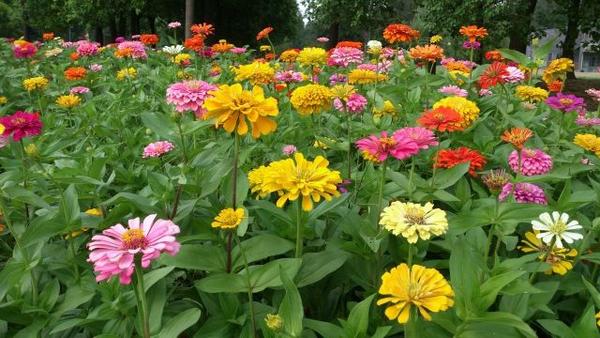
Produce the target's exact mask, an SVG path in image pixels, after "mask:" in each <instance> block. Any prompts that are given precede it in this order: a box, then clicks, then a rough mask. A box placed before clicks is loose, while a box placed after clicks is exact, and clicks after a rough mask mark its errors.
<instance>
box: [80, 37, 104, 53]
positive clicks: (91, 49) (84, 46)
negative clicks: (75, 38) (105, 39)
mask: <svg viewBox="0 0 600 338" xmlns="http://www.w3.org/2000/svg"><path fill="white" fill-rule="evenodd" d="M98 52H99V49H98V44H97V43H95V42H90V41H86V40H82V41H79V42H78V43H77V54H79V55H81V56H93V55H96V54H98Z"/></svg>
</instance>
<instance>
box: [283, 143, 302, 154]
mask: <svg viewBox="0 0 600 338" xmlns="http://www.w3.org/2000/svg"><path fill="white" fill-rule="evenodd" d="M296 151H298V149H297V148H296V146H295V145H293V144H287V145H285V146H283V148H281V152H282V153H283V154H284V155H286V156H290V155H292V154H294V153H295V152H296Z"/></svg>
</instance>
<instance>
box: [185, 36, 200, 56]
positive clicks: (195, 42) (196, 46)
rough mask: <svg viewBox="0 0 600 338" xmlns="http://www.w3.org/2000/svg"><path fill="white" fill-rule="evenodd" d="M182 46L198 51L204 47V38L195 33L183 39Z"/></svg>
mask: <svg viewBox="0 0 600 338" xmlns="http://www.w3.org/2000/svg"><path fill="white" fill-rule="evenodd" d="M183 46H184V47H185V48H187V49H190V50H193V51H195V52H199V51H200V50H202V48H203V47H204V38H203V37H202V35H200V34H196V35H194V36H192V37H191V38H188V39H185V41H184V42H183Z"/></svg>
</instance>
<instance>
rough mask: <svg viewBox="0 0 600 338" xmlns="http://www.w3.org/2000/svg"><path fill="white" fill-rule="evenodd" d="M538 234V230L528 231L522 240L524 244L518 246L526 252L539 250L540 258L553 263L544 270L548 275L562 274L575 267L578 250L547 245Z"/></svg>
mask: <svg viewBox="0 0 600 338" xmlns="http://www.w3.org/2000/svg"><path fill="white" fill-rule="evenodd" d="M538 234H539V231H537V230H534V231H528V232H526V233H525V239H523V240H521V244H522V245H520V246H519V247H518V248H519V249H520V250H521V251H523V252H525V253H531V252H539V253H540V254H539V256H538V259H539V260H540V261H545V262H546V263H548V264H550V265H551V267H550V269H548V270H546V271H544V273H545V274H547V275H550V274H552V273H556V274H559V275H561V276H562V275H564V274H566V273H567V272H568V271H569V270H571V269H573V259H574V258H575V257H577V250H575V249H569V248H558V247H556V246H552V247H549V246H546V245H545V244H544V243H542V241H541V240H540V239H539V238H538V237H537V235H538Z"/></svg>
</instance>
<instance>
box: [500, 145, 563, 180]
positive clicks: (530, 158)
mask: <svg viewBox="0 0 600 338" xmlns="http://www.w3.org/2000/svg"><path fill="white" fill-rule="evenodd" d="M508 164H509V165H510V167H511V168H512V170H513V171H514V172H519V153H518V152H517V151H516V150H513V152H512V153H511V154H510V155H509V156H508ZM550 170H552V157H550V155H548V154H546V153H545V152H543V151H542V150H540V149H527V148H523V149H522V150H521V170H520V172H521V174H523V175H525V176H534V175H544V174H546V173H548V172H549V171H550Z"/></svg>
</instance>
